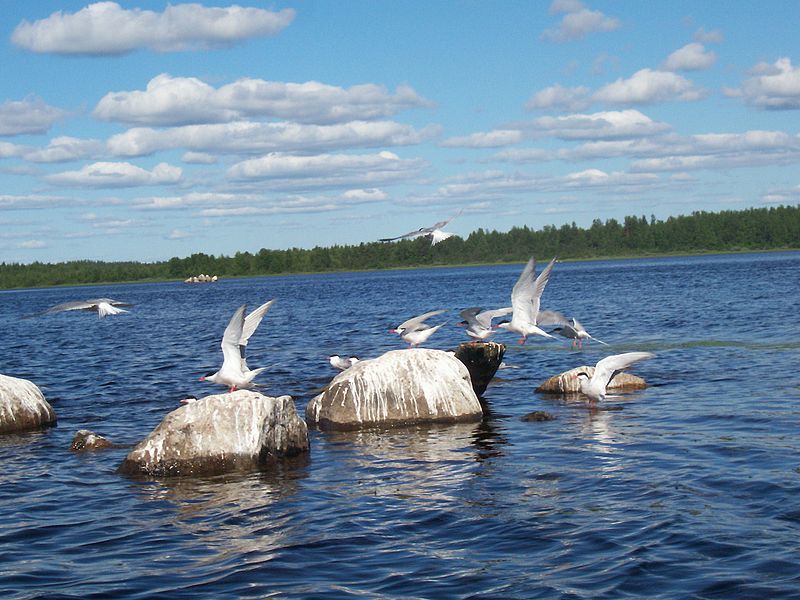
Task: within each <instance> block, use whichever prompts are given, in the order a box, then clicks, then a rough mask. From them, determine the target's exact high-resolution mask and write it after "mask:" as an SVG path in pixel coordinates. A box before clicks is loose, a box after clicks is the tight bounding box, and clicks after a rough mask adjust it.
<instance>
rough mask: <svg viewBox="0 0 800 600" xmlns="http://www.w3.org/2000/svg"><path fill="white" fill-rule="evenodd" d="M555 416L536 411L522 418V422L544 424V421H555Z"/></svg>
mask: <svg viewBox="0 0 800 600" xmlns="http://www.w3.org/2000/svg"><path fill="white" fill-rule="evenodd" d="M555 418H556V417H555V415H551V414H550V413H549V412H546V411H543V410H535V411H533V412H531V413H528V414H527V415H525V416H523V417H520V420H521V421H534V422H537V423H538V422H542V421H555Z"/></svg>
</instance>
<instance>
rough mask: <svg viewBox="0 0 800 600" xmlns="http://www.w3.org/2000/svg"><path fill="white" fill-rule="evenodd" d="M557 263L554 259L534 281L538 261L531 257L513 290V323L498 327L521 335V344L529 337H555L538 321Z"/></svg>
mask: <svg viewBox="0 0 800 600" xmlns="http://www.w3.org/2000/svg"><path fill="white" fill-rule="evenodd" d="M555 263H556V259H555V258H553V260H551V261H550V262H549V263H548V265H547V266H546V267H545V268H544V270H543V271H542V272H541V273H540V274H539V276H538V277H536V279H534V277H533V276H534V271H535V270H536V261H535V260H534V258H533V257H531V259H530V260H529V261H528V264H526V265H525V268H524V269H523V270H522V273H521V274H520V276H519V279H517V283H515V284H514V288H513V289H512V290H511V306H512V308H513V309H514V310H513V313H512V314H511V321H510V322H508V323H499V324H498V325H497V326H498V327H500V328H501V329H507V330H508V331H514V332H516V333H518V334H520V335H521V336H522V337H521V338H520V339H519V343H520V344H524V343H525V341H526V340H527V339H528V336H529V335H541V336H542V337H549V338H552V337H553V336H552V335H550V334H549V333H547V332H546V331H544V330H543V329H542V328H540V327H539V326H538V325H539V321H538V320H537V319H538V317H539V305H540V301H541V297H542V292H543V291H544V287H545V286H546V285H547V281H548V279H550V271H552V270H553V265H554V264H555Z"/></svg>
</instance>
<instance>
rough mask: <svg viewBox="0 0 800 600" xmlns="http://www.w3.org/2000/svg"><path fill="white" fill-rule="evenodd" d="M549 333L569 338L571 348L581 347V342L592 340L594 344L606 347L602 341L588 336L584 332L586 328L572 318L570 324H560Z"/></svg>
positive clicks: (587, 333) (586, 332)
mask: <svg viewBox="0 0 800 600" xmlns="http://www.w3.org/2000/svg"><path fill="white" fill-rule="evenodd" d="M551 333H557V334H558V335H561V336H563V337H565V338H569V339H571V340H572V347H573V348H575V347H576V346H577V347H578V348H582V347H583V340H594V341H595V342H599V343H600V344H603V345H604V346H608V344H606V343H605V342H604V341H603V340H598V339H597V338H596V337H592V336H591V335H589V332H588V331H586V328H585V327H584V326H583V325H581V324H580V322H579V321H578V319H576V318H575V317H572V320H571V322H568V323H561V324H559V326H558V327H556V328H555V329H554V330H553V331H552V332H551Z"/></svg>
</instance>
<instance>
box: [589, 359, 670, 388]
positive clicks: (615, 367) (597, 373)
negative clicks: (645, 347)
mask: <svg viewBox="0 0 800 600" xmlns="http://www.w3.org/2000/svg"><path fill="white" fill-rule="evenodd" d="M654 356H655V354H653V353H652V352H625V353H624V354H612V355H611V356H606V357H605V358H603V359H602V360H600V361H599V362H598V363H597V364H596V365H595V367H594V375H593V376H592V381H591V382H592V383H593V384H594V383H601V384H602V385H603V389H605V387H606V386H607V385H608V382H609V381H611V378H612V377H613V376H614V374H615V373H616V372H617V371H621V370H623V369H626V368H627V367H629V366H631V365H632V364H633V363H635V362H638V361H640V360H645V359H648V358H653V357H654Z"/></svg>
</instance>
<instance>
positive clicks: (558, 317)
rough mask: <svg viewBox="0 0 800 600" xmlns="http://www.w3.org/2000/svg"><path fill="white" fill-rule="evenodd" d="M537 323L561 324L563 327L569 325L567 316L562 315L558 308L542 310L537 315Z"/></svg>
mask: <svg viewBox="0 0 800 600" xmlns="http://www.w3.org/2000/svg"><path fill="white" fill-rule="evenodd" d="M536 324H537V325H559V326H561V327H564V326H567V327H569V326H570V325H569V321H568V320H567V317H565V316H564V315H562V314H561V313H560V312H558V311H557V310H540V311H539V314H537V315H536Z"/></svg>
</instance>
